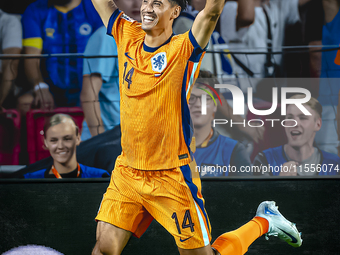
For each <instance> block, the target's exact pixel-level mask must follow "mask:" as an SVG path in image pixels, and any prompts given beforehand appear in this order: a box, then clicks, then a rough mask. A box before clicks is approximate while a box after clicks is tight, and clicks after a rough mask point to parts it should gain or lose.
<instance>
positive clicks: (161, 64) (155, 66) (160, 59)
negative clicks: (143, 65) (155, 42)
mask: <svg viewBox="0 0 340 255" xmlns="http://www.w3.org/2000/svg"><path fill="white" fill-rule="evenodd" d="M151 64H152V70H153V71H155V72H162V71H163V70H164V69H165V68H166V65H167V64H168V63H167V61H166V53H165V52H160V53H157V54H156V55H155V56H153V57H152V58H151Z"/></svg>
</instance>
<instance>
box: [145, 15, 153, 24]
mask: <svg viewBox="0 0 340 255" xmlns="http://www.w3.org/2000/svg"><path fill="white" fill-rule="evenodd" d="M154 20H155V18H154V17H152V16H148V15H143V21H144V22H147V23H148V22H150V23H151V22H152V21H154Z"/></svg>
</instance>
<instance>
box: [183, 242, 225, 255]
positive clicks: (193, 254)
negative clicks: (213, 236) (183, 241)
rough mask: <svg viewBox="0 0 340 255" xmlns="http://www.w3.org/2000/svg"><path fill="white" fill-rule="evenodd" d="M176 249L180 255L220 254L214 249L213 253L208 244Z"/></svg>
mask: <svg viewBox="0 0 340 255" xmlns="http://www.w3.org/2000/svg"><path fill="white" fill-rule="evenodd" d="M178 250H179V253H180V254H181V255H220V253H219V252H217V251H216V253H215V252H214V251H213V249H212V248H211V245H210V244H209V245H207V246H205V247H203V248H198V249H192V250H186V249H181V248H178Z"/></svg>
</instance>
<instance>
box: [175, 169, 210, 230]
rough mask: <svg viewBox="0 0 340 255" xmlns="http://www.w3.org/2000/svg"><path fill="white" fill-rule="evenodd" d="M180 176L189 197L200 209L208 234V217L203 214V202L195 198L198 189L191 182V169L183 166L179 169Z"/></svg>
mask: <svg viewBox="0 0 340 255" xmlns="http://www.w3.org/2000/svg"><path fill="white" fill-rule="evenodd" d="M180 169H181V171H182V174H183V176H184V180H185V183H186V184H187V185H188V187H189V189H190V191H191V195H192V197H193V199H194V200H195V202H196V203H197V205H198V206H199V207H200V208H201V211H202V212H203V215H204V217H205V221H206V222H207V226H208V229H209V232H210V226H209V224H208V222H209V221H208V216H207V214H206V213H205V210H204V203H203V200H202V199H200V198H198V197H197V193H198V188H197V186H196V185H195V184H194V183H193V182H192V177H191V169H190V166H189V165H184V166H181V167H180Z"/></svg>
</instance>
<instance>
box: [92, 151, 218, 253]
mask: <svg viewBox="0 0 340 255" xmlns="http://www.w3.org/2000/svg"><path fill="white" fill-rule="evenodd" d="M197 181H199V182H200V180H199V179H198V178H197V179H196V178H195V179H194V180H193V179H192V177H191V170H190V166H189V165H185V166H181V167H178V168H174V169H171V170H161V171H143V170H136V169H134V168H131V167H129V166H125V165H122V164H121V162H120V160H119V157H118V158H117V160H116V165H115V168H114V171H112V176H111V181H110V185H109V187H108V189H107V191H106V193H105V194H104V197H103V200H102V202H101V205H100V208H99V211H98V215H97V217H96V220H97V221H104V222H108V223H110V224H112V225H114V226H117V227H119V228H122V229H125V230H127V231H130V232H132V233H133V235H134V236H136V237H140V236H141V235H142V234H143V233H144V232H145V231H146V229H147V228H148V226H149V225H150V223H151V222H152V220H153V219H155V220H157V221H158V222H159V223H160V224H161V225H162V226H163V227H164V228H165V229H166V230H167V231H168V232H169V233H170V234H171V235H172V236H173V237H174V238H175V241H176V244H177V246H178V247H180V248H182V249H196V248H201V247H204V246H206V245H208V244H209V243H210V241H211V230H210V229H211V227H210V222H209V219H208V216H207V213H206V211H205V208H204V199H203V197H202V195H201V191H200V183H197ZM194 182H196V185H195V184H194Z"/></svg>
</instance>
